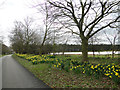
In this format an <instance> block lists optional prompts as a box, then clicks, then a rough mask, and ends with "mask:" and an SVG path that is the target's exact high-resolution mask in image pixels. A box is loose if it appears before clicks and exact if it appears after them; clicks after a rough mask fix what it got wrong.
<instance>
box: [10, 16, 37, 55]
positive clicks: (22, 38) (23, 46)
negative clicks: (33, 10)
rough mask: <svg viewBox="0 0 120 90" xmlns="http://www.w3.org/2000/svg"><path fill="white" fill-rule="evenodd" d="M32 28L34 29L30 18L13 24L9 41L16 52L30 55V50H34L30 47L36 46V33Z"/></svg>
mask: <svg viewBox="0 0 120 90" xmlns="http://www.w3.org/2000/svg"><path fill="white" fill-rule="evenodd" d="M33 28H35V27H34V26H33V20H32V19H31V18H28V17H27V18H26V19H24V21H23V22H21V21H16V22H15V27H14V29H13V31H12V33H11V34H12V35H11V36H10V41H11V44H12V47H13V49H14V50H15V51H16V52H19V53H32V50H34V48H31V47H32V45H35V46H37V45H38V43H39V40H38V37H37V36H38V35H37V31H36V29H33Z"/></svg>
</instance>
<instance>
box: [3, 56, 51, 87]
mask: <svg viewBox="0 0 120 90" xmlns="http://www.w3.org/2000/svg"><path fill="white" fill-rule="evenodd" d="M2 88H50V87H49V86H47V85H46V84H45V83H43V82H42V81H41V80H38V79H37V78H35V77H34V75H33V74H32V73H30V72H29V71H28V70H27V69H25V68H24V67H23V66H21V65H20V64H19V63H18V62H17V61H16V60H14V59H13V58H12V56H11V55H7V56H5V57H3V58H2Z"/></svg>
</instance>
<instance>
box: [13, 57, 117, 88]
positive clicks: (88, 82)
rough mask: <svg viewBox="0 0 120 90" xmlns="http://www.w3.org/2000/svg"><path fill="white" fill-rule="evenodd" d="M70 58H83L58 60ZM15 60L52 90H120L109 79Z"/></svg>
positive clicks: (23, 60) (48, 65) (20, 59)
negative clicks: (93, 89) (80, 89)
mask: <svg viewBox="0 0 120 90" xmlns="http://www.w3.org/2000/svg"><path fill="white" fill-rule="evenodd" d="M69 57H70V58H72V59H76V60H81V59H80V58H81V56H79V55H70V56H68V55H67V56H62V55H58V56H56V58H60V59H65V58H69ZM13 58H15V59H16V60H17V61H18V62H19V63H20V64H22V65H23V66H24V67H25V68H27V69H28V70H29V71H30V72H32V73H33V74H34V75H35V76H36V77H37V78H39V79H40V80H42V81H43V82H45V83H46V84H47V85H49V86H50V87H52V88H68V87H69V88H118V85H116V84H115V83H114V82H113V81H112V80H110V79H109V78H108V77H101V78H99V79H96V78H95V77H93V76H86V75H84V74H75V73H74V72H73V71H71V72H66V71H64V70H60V69H58V68H54V67H51V66H50V64H37V65H33V64H32V62H30V61H27V60H25V59H22V58H19V57H17V56H16V55H13ZM92 62H95V63H97V62H98V61H95V60H94V61H92Z"/></svg>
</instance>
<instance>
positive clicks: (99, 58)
mask: <svg viewBox="0 0 120 90" xmlns="http://www.w3.org/2000/svg"><path fill="white" fill-rule="evenodd" d="M56 58H59V59H63V60H66V59H73V60H78V61H82V56H81V55H56ZM118 58H119V60H118ZM88 59H89V62H90V63H93V64H105V63H106V64H111V63H115V64H119V61H120V57H118V55H115V58H114V59H112V57H111V56H110V55H95V57H94V58H93V56H92V55H89V58H88Z"/></svg>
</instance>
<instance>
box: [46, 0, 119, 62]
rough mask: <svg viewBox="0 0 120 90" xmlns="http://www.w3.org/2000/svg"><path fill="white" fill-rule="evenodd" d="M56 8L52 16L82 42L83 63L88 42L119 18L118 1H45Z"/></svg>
mask: <svg viewBox="0 0 120 90" xmlns="http://www.w3.org/2000/svg"><path fill="white" fill-rule="evenodd" d="M47 1H48V2H49V3H50V4H51V6H53V7H54V8H56V10H57V11H56V12H54V15H56V17H58V19H59V21H60V23H62V25H64V27H66V28H69V30H70V31H71V32H72V33H73V34H76V35H78V36H79V37H80V38H81V41H82V56H83V61H88V40H89V38H91V37H92V36H94V35H95V34H96V33H98V32H100V31H101V30H104V29H105V28H107V27H114V26H113V24H115V23H116V22H118V19H119V18H120V16H117V17H114V15H115V14H116V13H117V12H118V8H117V7H118V4H119V3H120V1H119V0H59V1H58V0H57V1H53V0H47ZM110 17H111V18H110Z"/></svg>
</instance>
